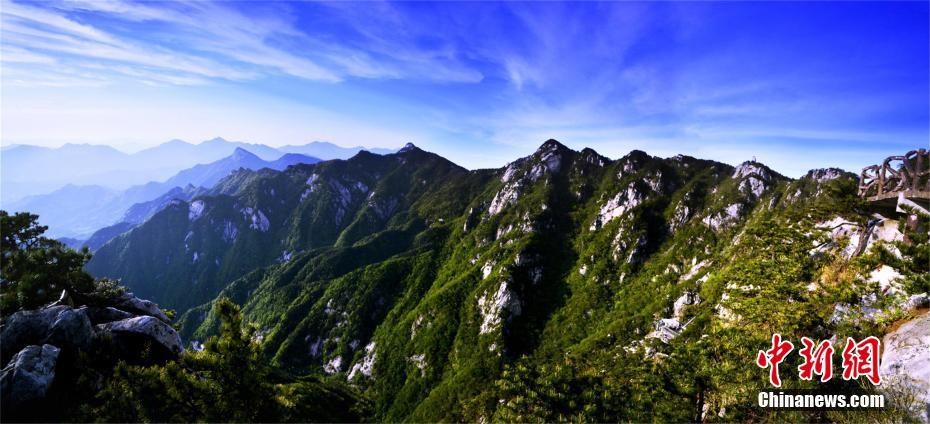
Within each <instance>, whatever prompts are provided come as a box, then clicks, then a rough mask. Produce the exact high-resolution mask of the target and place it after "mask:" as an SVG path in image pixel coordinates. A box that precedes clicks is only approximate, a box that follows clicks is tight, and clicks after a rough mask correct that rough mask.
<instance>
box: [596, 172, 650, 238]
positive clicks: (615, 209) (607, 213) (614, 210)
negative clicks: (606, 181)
mask: <svg viewBox="0 0 930 424" xmlns="http://www.w3.org/2000/svg"><path fill="white" fill-rule="evenodd" d="M644 197H645V196H644V195H643V193H641V192H640V191H638V190H637V189H636V185H635V184H633V183H631V184H630V185H629V186H627V188H626V190H623V191H621V192H619V193H617V195H616V196H614V197H613V198H611V199H610V200H608V201H607V203H605V204H604V206H602V207H601V210H600V211H599V212H598V215H597V219H596V220H595V221H594V223H592V224H591V227H590V228H588V229H589V230H590V231H594V230H597V229H599V228H601V227H602V226H604V225H606V224H607V223H608V222H610V221H612V220H614V219H615V218H617V217H619V216H621V215H623V214H624V213H626V212H627V211H629V210H630V209H633V208H635V207H637V206H639V204H640V203H642V202H643V200H644Z"/></svg>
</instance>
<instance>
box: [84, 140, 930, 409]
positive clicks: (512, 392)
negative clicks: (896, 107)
mask: <svg viewBox="0 0 930 424" xmlns="http://www.w3.org/2000/svg"><path fill="white" fill-rule="evenodd" d="M856 188H857V180H856V179H855V177H854V175H852V174H850V173H845V172H840V171H834V170H829V169H825V170H812V171H811V172H809V173H808V174H806V175H805V176H803V177H802V178H799V179H791V178H788V177H785V176H783V175H781V174H778V173H777V172H774V171H772V170H771V169H770V168H768V167H767V166H765V165H764V164H761V163H758V162H754V161H747V162H744V163H742V164H739V165H738V166H735V167H734V166H731V165H727V164H724V163H720V162H715V161H710V160H702V159H696V158H692V157H688V156H681V155H679V156H674V157H671V158H658V157H654V156H650V155H648V154H647V153H645V152H642V151H638V150H634V151H631V152H630V153H629V154H627V155H625V156H623V157H621V158H619V159H616V160H610V159H607V158H605V157H603V156H601V155H599V154H597V152H596V151H594V150H592V149H583V150H581V151H575V150H572V149H569V148H567V147H565V146H564V145H562V144H561V143H558V142H557V141H554V140H550V141H547V142H545V143H543V145H542V146H540V148H539V149H537V150H536V151H535V152H534V153H532V154H531V155H529V156H526V157H523V158H519V159H517V160H514V161H512V162H510V163H508V164H507V165H506V166H505V167H502V168H497V169H488V170H467V169H464V168H462V167H460V166H458V165H455V164H454V163H452V162H450V161H448V160H446V159H444V158H442V157H441V156H438V155H435V154H433V153H429V152H426V151H423V150H421V149H419V148H417V147H415V146H410V147H409V148H407V147H405V148H403V149H401V150H400V151H398V152H397V153H394V154H391V155H385V156H378V155H373V154H370V153H366V152H360V153H358V154H356V155H355V156H353V157H352V158H350V159H347V160H332V161H325V162H320V163H317V164H310V165H306V164H302V165H296V166H292V167H289V168H287V169H286V170H284V171H280V172H279V171H272V170H267V169H266V170H260V171H248V170H242V171H238V172H235V173H233V174H231V175H229V176H228V177H226V178H225V179H224V180H222V181H220V182H219V183H218V184H217V185H216V186H215V187H214V188H213V189H212V190H210V191H209V192H207V193H202V194H199V195H197V196H195V197H194V198H192V199H191V201H189V202H186V201H176V202H174V203H172V205H171V206H169V207H168V208H166V209H165V210H163V211H161V212H159V213H157V214H156V215H155V216H153V217H152V218H151V219H150V220H148V221H147V222H146V223H144V224H143V225H141V226H139V227H137V228H135V229H133V230H132V231H129V232H127V233H124V234H123V235H121V236H119V237H117V238H115V239H113V240H111V241H110V242H109V243H108V244H107V245H105V246H104V247H102V248H101V249H100V250H98V252H97V254H96V255H95V256H94V258H93V259H92V260H91V261H90V262H89V263H88V265H87V269H88V271H90V272H91V273H93V274H95V275H97V276H101V277H104V276H106V277H112V278H120V279H121V281H122V282H123V284H126V285H127V286H129V287H130V288H132V289H133V291H134V292H137V293H140V294H141V295H144V296H146V297H152V298H153V299H156V300H158V301H159V302H160V304H162V305H165V306H168V307H174V308H177V311H178V313H179V316H180V317H181V318H180V320H179V322H178V326H179V328H180V332H181V333H182V336H183V337H184V338H185V339H186V340H188V341H197V340H203V339H204V338H205V337H207V336H209V335H211V334H215V333H216V331H217V329H218V328H217V325H218V321H217V319H216V317H215V316H213V315H212V313H211V312H210V310H211V305H212V304H213V303H214V302H216V299H219V298H223V297H227V298H230V299H232V300H233V301H234V302H235V303H238V304H241V305H242V313H243V317H244V319H246V320H247V321H248V322H250V323H252V324H253V325H255V326H257V328H258V332H259V334H261V348H262V351H263V353H264V355H265V357H267V358H269V359H270V360H271V361H273V362H274V363H275V364H276V365H277V366H281V367H283V368H284V369H287V370H289V372H292V373H296V374H304V373H306V374H315V375H330V376H335V377H333V378H340V379H346V380H348V381H351V382H353V383H354V384H357V385H358V386H359V387H361V388H362V389H363V390H366V391H368V393H370V395H371V396H372V398H373V400H374V402H375V410H376V412H375V417H374V418H375V419H377V420H383V421H480V420H491V419H494V420H502V421H526V420H527V418H526V417H527V416H533V417H537V418H538V419H539V420H542V421H558V420H560V418H559V417H560V416H562V417H564V416H576V417H584V419H581V418H579V419H581V420H591V421H610V420H611V419H616V417H628V418H630V419H631V420H638V419H646V418H648V417H656V416H660V417H663V420H668V421H691V420H695V419H700V418H701V417H702V416H705V415H706V414H724V415H720V416H724V417H726V419H734V420H739V419H740V417H745V416H746V415H740V414H744V413H746V414H752V413H755V412H753V411H749V412H742V411H741V410H739V409H738V407H737V405H734V404H733V403H732V399H733V398H734V396H736V393H738V392H739V390H745V387H747V386H746V385H747V384H749V385H752V387H756V386H758V387H760V388H762V387H764V386H762V385H761V384H762V382H763V379H762V374H764V373H758V372H756V371H758V370H757V368H755V366H754V365H753V362H752V359H753V358H754V356H753V355H754V354H755V353H756V350H753V349H756V346H757V345H761V344H762V343H765V342H766V341H767V340H768V339H769V338H770V337H771V329H772V328H779V329H782V331H783V332H784V334H786V337H787V336H788V335H794V336H798V335H805V336H808V337H821V338H829V336H830V333H829V331H833V332H835V333H833V334H848V335H851V336H856V337H860V335H861V334H863V333H864V332H866V331H881V330H874V328H875V327H874V326H875V325H878V324H875V321H868V322H867V323H863V322H862V321H859V322H858V323H857V322H854V321H847V320H844V319H836V320H834V319H833V318H831V314H834V312H833V311H834V308H840V307H842V308H857V307H860V306H859V305H858V304H857V303H849V302H858V300H855V299H861V298H862V296H866V294H867V293H872V294H871V295H869V296H873V295H874V296H879V298H884V297H881V296H888V295H887V294H882V293H883V292H881V291H879V292H870V290H873V289H872V288H871V287H873V286H872V285H871V284H872V283H867V281H868V280H869V278H871V277H870V274H869V271H870V270H872V269H874V268H875V266H876V263H878V264H882V263H884V264H887V265H885V266H889V267H893V269H894V270H896V271H895V272H898V273H900V275H901V276H902V282H901V283H896V284H900V285H898V286H895V287H898V288H896V289H895V290H899V293H904V294H905V295H912V294H913V295H916V293H920V292H921V291H926V290H927V289H928V288H930V281H925V280H926V276H925V275H923V277H921V275H922V274H921V272H920V269H921V267H923V266H926V264H925V262H926V261H923V262H921V261H920V260H918V259H917V256H915V255H919V254H920V253H919V252H921V251H922V250H920V249H924V250H925V249H926V246H927V244H926V237H923V238H921V237H922V236H920V235H919V234H914V233H909V237H911V238H912V239H913V240H919V241H916V242H915V243H916V244H914V245H913V246H907V245H904V244H900V243H898V242H895V240H901V239H903V236H901V235H900V234H901V233H900V232H898V233H895V231H907V230H906V229H901V230H893V231H892V230H883V231H886V232H885V233H882V234H883V235H880V236H879V235H875V236H872V237H871V238H869V239H868V240H870V241H868V243H867V245H868V247H867V248H866V249H865V253H864V254H863V255H862V256H861V257H859V258H849V256H847V255H848V254H847V253H844V252H846V250H847V249H848V246H849V245H850V244H851V243H853V236H855V237H860V238H861V237H863V234H864V233H863V231H867V230H866V228H870V227H868V226H866V225H865V223H867V222H869V221H870V220H872V221H874V220H876V219H878V218H874V217H871V218H870V217H869V215H870V212H868V208H867V207H866V206H865V205H864V204H863V203H862V201H861V200H860V199H859V198H858V196H857V194H856V193H857V191H856V190H857V189H856ZM837 219H840V220H841V221H842V222H850V223H861V226H858V227H856V226H855V225H859V224H850V225H854V227H851V228H852V229H850V230H849V232H844V233H838V232H829V231H826V230H824V228H829V226H828V223H829V222H836V220H837ZM880 221H881V222H884V223H885V224H882V225H883V228H901V227H899V225H900V223H899V222H898V221H895V220H894V219H892V218H886V217H881V218H880ZM896 234H897V235H896ZM865 237H868V236H865ZM785 240H790V243H789V242H786V241H785ZM814 240H822V241H823V242H822V243H821V242H819V241H818V243H819V244H818V243H814ZM892 242H894V243H896V244H894V246H893V247H894V249H897V250H896V251H897V252H899V253H900V254H901V255H900V259H899V258H896V257H894V256H887V255H888V254H887V253H883V252H888V251H889V250H887V249H890V247H886V246H888V245H887V243H892ZM818 245H819V246H821V248H817V249H814V250H813V251H812V250H811V246H818ZM818 249H819V250H818ZM915 249H916V250H915ZM811 252H813V253H811ZM915 252H918V253H915ZM834 269H845V270H846V271H844V272H842V273H837V272H835V271H831V270H834ZM837 280H839V281H841V283H837V282H835V281H837ZM808 284H812V285H814V287H818V288H817V289H816V291H815V292H810V290H812V289H808V288H806V287H807V285H808ZM834 285H836V286H837V287H842V289H838V288H833V287H834ZM754 290H755V291H760V290H761V293H763V294H759V295H758V296H756V295H754V294H753V293H755V291H754ZM851 291H855V293H856V294H852V292H851ZM806 293H814V294H816V296H813V295H809V294H806ZM888 299H889V300H885V301H883V302H887V303H885V305H888V306H885V307H886V308H889V309H888V312H887V313H888V314H899V313H900V312H895V311H899V310H898V309H895V308H899V307H901V306H896V305H901V303H896V302H899V301H900V300H894V299H900V296H898V297H891V298H888ZM786 305H788V306H786ZM843 305H847V306H843ZM849 305H852V306H849ZM837 310H839V309H837ZM800 316H808V317H810V318H803V319H802V318H799V317H800ZM734 323H736V324H734ZM773 325H775V326H776V327H772V326H773ZM868 329H873V330H868ZM704 334H709V335H711V337H710V338H706V339H705V338H703V337H702V336H703V335H704ZM879 334H880V333H879ZM696 352H697V353H696ZM714 352H718V353H714ZM719 352H727V354H728V355H731V356H729V357H727V358H726V360H722V359H721V360H720V361H715V360H713V359H712V358H714V356H713V355H719ZM740 355H742V356H745V358H743V359H744V361H742V362H740V361H739V358H741V357H742V356H740ZM666 358H667V359H666ZM707 358H711V359H707ZM694 361H698V362H694ZM691 363H698V364H699V365H698V366H694V367H691V366H679V365H677V364H691ZM729 364H745V366H742V365H729ZM724 365H726V366H733V367H737V369H738V372H737V371H733V370H728V369H724V368H723V367H724ZM650 367H651V368H650ZM602 369H610V370H611V371H610V372H607V373H606V374H605V372H603V371H601V370H602ZM533 370H539V371H538V372H537V371H533ZM560 370H562V371H560ZM565 370H568V371H565ZM626 378H629V379H633V380H625V379H626ZM489 382H493V383H489ZM670 384H677V385H680V387H681V389H680V390H678V391H676V390H671V391H670V390H669V389H666V387H669V386H668V385H670ZM792 384H793V383H792ZM561 385H568V386H571V387H576V388H577V390H575V389H571V390H569V389H566V390H563V391H560V394H559V395H558V396H564V397H561V398H560V397H558V396H556V397H555V398H549V397H548V396H550V395H544V397H542V398H538V397H536V396H543V395H539V394H538V393H539V392H538V390H539V388H540V387H562V386H561ZM702 385H705V386H702ZM588 390H593V391H594V392H595V393H601V392H604V393H607V392H609V393H612V394H611V396H617V397H616V398H615V399H621V401H618V402H619V403H612V402H608V401H606V400H603V399H601V400H596V399H599V398H596V397H595V398H587V397H584V396H589V395H587V394H585V393H589V392H588ZM533 393H537V394H536V395H534V394H533ZM624 393H625V394H624ZM698 393H703V394H701V395H700V396H701V397H702V398H703V399H704V402H703V404H699V403H695V399H696V398H695V396H698ZM552 396H555V395H552ZM626 396H640V397H646V398H648V399H653V401H650V402H646V403H636V402H630V401H626V400H623V399H629V398H628V397H626ZM500 399H524V402H528V403H526V404H515V403H501V402H499V400H500ZM558 399H570V401H571V402H576V403H577V404H578V405H581V404H585V405H590V406H592V407H594V409H592V410H587V409H586V410H584V411H582V410H580V409H577V408H573V407H570V406H568V405H567V404H563V403H561V402H562V401H560V400H558ZM592 399H595V400H596V401H595V400H592ZM728 399H730V400H728ZM568 401H569V400H565V402H568ZM695 405H697V406H695ZM703 405H708V406H707V407H706V408H705V407H703ZM551 408H556V409H554V410H553V409H551ZM734 408H736V409H734ZM532 411H536V412H532ZM708 411H710V412H708ZM525 414H539V415H525ZM558 414H569V415H558ZM695 417H697V418H695Z"/></svg>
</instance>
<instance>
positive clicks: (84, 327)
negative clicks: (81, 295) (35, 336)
mask: <svg viewBox="0 0 930 424" xmlns="http://www.w3.org/2000/svg"><path fill="white" fill-rule="evenodd" d="M93 342H94V327H93V325H91V323H90V318H88V317H87V309H86V308H78V309H65V310H62V311H61V312H59V313H58V315H57V316H56V317H55V321H54V322H52V325H51V327H49V330H48V336H46V337H45V340H43V343H49V344H53V345H55V346H62V347H65V346H67V347H74V348H77V349H87V348H89V347H90V345H91V344H92V343H93Z"/></svg>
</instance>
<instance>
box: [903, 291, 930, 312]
mask: <svg viewBox="0 0 930 424" xmlns="http://www.w3.org/2000/svg"><path fill="white" fill-rule="evenodd" d="M904 306H905V307H906V308H907V309H922V308H930V296H928V295H927V293H921V294H915V295H912V296H911V297H909V298H907V302H906V303H905V305H904Z"/></svg>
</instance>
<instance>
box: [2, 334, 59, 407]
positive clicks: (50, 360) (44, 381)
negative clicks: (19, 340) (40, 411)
mask: <svg viewBox="0 0 930 424" xmlns="http://www.w3.org/2000/svg"><path fill="white" fill-rule="evenodd" d="M59 352H60V349H58V348H57V347H55V346H52V345H50V344H46V345H42V346H39V345H30V346H26V347H25V348H24V349H23V350H21V351H19V353H17V354H16V355H15V356H13V359H12V360H10V363H9V364H7V366H5V367H4V368H3V371H2V372H0V393H2V396H0V402H2V404H3V408H5V409H6V408H9V409H13V410H15V409H18V408H21V407H23V406H26V405H29V404H30V403H33V402H36V401H39V400H42V399H44V398H45V395H46V394H47V393H48V390H49V388H51V386H52V383H53V382H54V381H55V366H56V365H57V363H58V353H59ZM8 412H9V411H8Z"/></svg>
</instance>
